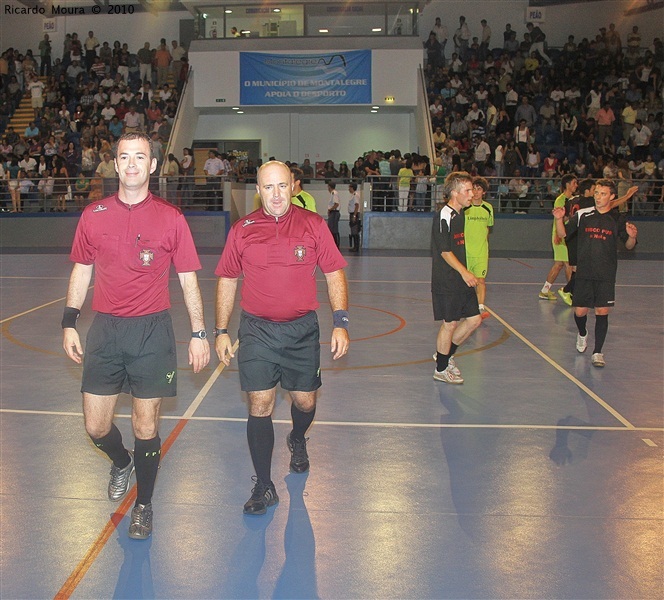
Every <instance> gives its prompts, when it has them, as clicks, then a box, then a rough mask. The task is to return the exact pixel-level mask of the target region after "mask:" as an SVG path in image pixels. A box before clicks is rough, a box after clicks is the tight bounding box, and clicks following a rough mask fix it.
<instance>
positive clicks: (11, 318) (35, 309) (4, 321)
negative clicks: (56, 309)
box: [0, 297, 67, 325]
mask: <svg viewBox="0 0 664 600" xmlns="http://www.w3.org/2000/svg"><path fill="white" fill-rule="evenodd" d="M66 299H67V298H66V297H64V298H58V299H57V300H52V301H51V302H47V303H46V304H42V305H40V306H35V307H34V308H30V309H28V310H24V311H23V312H22V313H18V314H16V315H12V316H11V317H7V318H5V319H2V320H1V321H0V325H2V324H3V323H8V322H9V321H13V320H14V319H18V318H19V317H23V316H25V315H29V314H30V313H32V312H35V311H37V310H41V309H42V308H46V307H47V306H51V304H57V303H58V302H62V301H63V300H66Z"/></svg>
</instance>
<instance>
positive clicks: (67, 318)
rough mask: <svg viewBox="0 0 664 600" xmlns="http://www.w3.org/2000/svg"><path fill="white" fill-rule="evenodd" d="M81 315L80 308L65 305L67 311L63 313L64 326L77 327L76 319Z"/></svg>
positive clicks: (64, 327)
mask: <svg viewBox="0 0 664 600" xmlns="http://www.w3.org/2000/svg"><path fill="white" fill-rule="evenodd" d="M80 316H81V311H80V310H78V308H72V307H71V306H65V311H64V313H63V315H62V323H61V325H62V328H63V329H66V328H71V329H76V321H78V318H79V317H80Z"/></svg>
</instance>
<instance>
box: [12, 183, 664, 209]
mask: <svg viewBox="0 0 664 600" xmlns="http://www.w3.org/2000/svg"><path fill="white" fill-rule="evenodd" d="M486 179H487V181H488V182H489V186H490V188H489V192H488V193H487V194H486V200H487V202H489V203H490V204H491V205H492V206H493V207H494V211H495V212H496V213H499V214H517V215H518V214H529V215H549V214H551V210H552V209H553V202H554V200H555V199H556V197H557V196H558V195H559V194H560V190H559V185H560V183H559V181H558V180H555V181H554V182H553V185H551V180H549V179H545V178H529V179H524V183H523V184H522V186H521V187H520V188H519V189H515V187H514V185H513V186H512V188H510V178H508V177H502V178H501V177H487V178H486ZM227 181H232V182H233V183H235V184H240V185H242V184H245V185H246V186H249V187H250V188H251V189H252V190H253V189H254V185H255V182H256V180H255V176H251V175H247V176H243V177H239V178H238V177H236V176H229V177H215V178H209V179H202V178H200V177H185V176H178V177H173V178H170V177H169V178H166V177H156V176H153V177H152V179H151V181H150V189H151V191H152V192H153V193H155V194H158V195H160V196H161V197H163V198H164V199H166V200H168V201H169V202H171V203H172V204H175V205H176V206H179V207H180V208H182V209H183V210H223V188H224V183H225V182H227ZM333 181H336V182H337V183H338V185H340V184H342V183H348V182H349V181H351V179H342V178H340V179H336V180H333ZM37 182H38V180H37V179H36V180H34V183H35V185H34V186H33V188H32V189H31V191H30V192H29V193H27V194H22V198H21V202H22V204H23V210H24V211H25V212H38V211H41V210H42V209H43V211H44V212H50V211H51V209H53V210H55V209H57V208H58V207H62V208H64V209H65V210H66V211H77V210H82V209H83V207H84V206H85V205H87V204H90V203H93V202H98V201H99V200H101V199H102V198H103V197H104V196H105V195H107V194H109V193H113V192H114V191H116V190H117V179H112V180H106V181H105V182H104V181H102V180H101V179H100V178H98V177H94V178H91V179H90V190H89V191H85V192H81V193H77V191H76V188H75V186H74V181H73V180H72V182H71V183H72V185H71V187H72V191H71V194H66V195H65V196H66V197H64V198H63V197H62V196H60V197H58V194H46V195H44V194H42V193H40V192H39V190H38V188H37V185H36V184H37ZM358 183H361V184H362V204H363V210H364V211H377V212H430V211H432V210H435V209H436V206H440V205H442V204H443V203H444V200H445V199H444V197H443V185H442V183H436V179H435V177H427V178H426V181H425V180H420V181H419V182H418V181H416V180H415V178H413V180H412V181H411V185H410V186H408V187H401V188H399V185H398V184H399V178H398V177H367V178H365V179H363V180H362V181H361V182H360V181H358ZM632 184H633V185H637V186H638V187H639V191H638V192H637V193H636V194H635V195H634V196H633V197H632V198H631V199H630V200H629V202H628V203H627V205H626V206H627V208H626V211H628V212H629V213H630V214H632V215H636V216H650V217H658V218H664V199H663V198H662V186H663V185H664V183H663V182H662V180H655V179H639V180H635V181H633V182H630V185H632ZM625 189H626V187H625ZM622 193H624V191H623V190H622V186H621V188H620V189H619V194H622ZM0 207H1V208H2V209H3V210H9V209H11V199H10V195H9V189H8V187H7V182H6V181H0Z"/></svg>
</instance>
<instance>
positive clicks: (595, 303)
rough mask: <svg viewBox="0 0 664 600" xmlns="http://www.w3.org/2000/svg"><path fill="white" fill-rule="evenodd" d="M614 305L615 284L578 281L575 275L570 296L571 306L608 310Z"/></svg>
mask: <svg viewBox="0 0 664 600" xmlns="http://www.w3.org/2000/svg"><path fill="white" fill-rule="evenodd" d="M615 303H616V284H615V282H613V281H601V280H596V279H580V278H579V277H578V275H577V277H576V281H575V283H574V294H572V306H578V307H579V308H610V307H612V306H613V305H614V304H615Z"/></svg>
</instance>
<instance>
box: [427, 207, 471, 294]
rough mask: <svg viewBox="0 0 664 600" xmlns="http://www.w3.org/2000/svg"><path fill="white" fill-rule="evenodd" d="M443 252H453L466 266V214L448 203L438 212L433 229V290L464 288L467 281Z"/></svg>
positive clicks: (435, 291) (457, 289) (446, 290)
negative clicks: (447, 261) (443, 255)
mask: <svg viewBox="0 0 664 600" xmlns="http://www.w3.org/2000/svg"><path fill="white" fill-rule="evenodd" d="M443 252H451V253H452V254H454V256H456V258H457V259H458V260H459V262H460V263H461V264H462V265H464V266H466V240H465V237H464V215H463V213H458V212H457V211H456V210H454V209H453V208H452V207H450V206H449V205H447V204H446V205H445V206H443V208H441V209H440V211H438V212H436V214H435V217H434V220H433V226H432V229H431V254H432V257H433V260H432V265H431V291H432V292H434V293H438V294H440V293H444V292H456V291H461V290H464V289H465V288H467V287H468V286H467V285H466V282H465V281H464V280H463V277H461V275H460V274H459V273H458V272H457V271H456V270H454V269H453V268H452V267H450V265H448V264H447V263H446V262H445V259H444V258H443V257H442V253H443Z"/></svg>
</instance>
